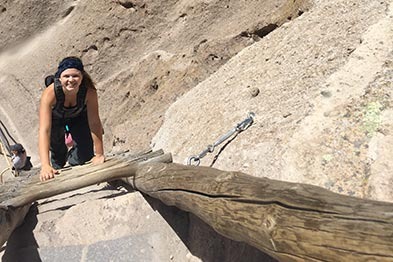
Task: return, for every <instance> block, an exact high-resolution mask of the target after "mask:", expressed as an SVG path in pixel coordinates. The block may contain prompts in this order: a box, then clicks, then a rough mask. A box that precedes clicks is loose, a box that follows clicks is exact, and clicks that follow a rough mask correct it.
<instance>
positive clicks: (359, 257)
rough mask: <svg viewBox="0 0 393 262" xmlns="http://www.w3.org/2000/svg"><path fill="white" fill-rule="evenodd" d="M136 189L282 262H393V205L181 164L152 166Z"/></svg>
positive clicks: (142, 171)
mask: <svg viewBox="0 0 393 262" xmlns="http://www.w3.org/2000/svg"><path fill="white" fill-rule="evenodd" d="M131 182H132V183H131ZM130 184H132V185H133V186H134V187H135V188H136V189H138V190H140V191H142V192H144V193H146V194H148V195H150V196H152V197H154V198H157V199H160V200H161V201H163V202H164V203H166V204H167V205H174V206H177V207H179V208H181V209H183V210H185V211H188V212H191V213H193V214H195V215H197V216H198V217H200V218H201V219H202V220H203V221H205V222H206V223H207V224H209V225H210V226H211V227H213V228H214V229H215V230H216V231H217V232H219V233H220V234H222V235H224V236H226V237H228V238H230V239H233V240H237V241H243V242H246V243H248V244H250V245H252V246H255V247H257V248H258V249H260V250H261V251H263V252H265V253H267V254H269V255H271V256H272V257H275V258H277V259H278V260H280V261H393V204H392V203H387V202H378V201H371V200H364V199H360V198H355V197H350V196H345V195H340V194H336V193H333V192H330V191H328V190H325V189H323V188H320V187H316V186H312V185H305V184H296V183H288V182H283V181H276V180H270V179H267V178H257V177H253V176H249V175H246V174H243V173H240V172H225V171H220V170H217V169H213V168H208V167H192V166H183V165H178V164H162V163H151V164H146V165H144V166H143V167H141V168H139V169H138V170H137V172H136V175H135V177H134V178H133V181H130Z"/></svg>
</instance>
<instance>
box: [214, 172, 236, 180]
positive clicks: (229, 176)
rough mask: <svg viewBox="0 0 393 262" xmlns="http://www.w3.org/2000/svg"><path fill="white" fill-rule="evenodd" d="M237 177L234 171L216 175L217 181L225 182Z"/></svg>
mask: <svg viewBox="0 0 393 262" xmlns="http://www.w3.org/2000/svg"><path fill="white" fill-rule="evenodd" d="M234 177H235V174H234V173H232V172H229V173H222V174H220V175H218V176H217V177H216V179H215V180H216V182H225V181H229V180H231V179H233V178H234Z"/></svg>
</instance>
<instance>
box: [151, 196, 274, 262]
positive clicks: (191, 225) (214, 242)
mask: <svg viewBox="0 0 393 262" xmlns="http://www.w3.org/2000/svg"><path fill="white" fill-rule="evenodd" d="M144 197H145V199H146V200H147V202H148V203H149V204H150V206H151V207H152V208H153V209H154V210H156V211H158V212H159V213H160V214H161V216H162V217H163V218H164V219H165V220H166V222H167V223H168V224H169V225H170V226H171V227H172V229H173V230H174V231H175V232H176V234H177V235H178V236H179V238H180V239H181V240H182V241H183V243H184V244H185V245H186V246H187V248H188V249H189V251H190V252H191V254H192V255H193V256H196V257H198V258H199V259H201V260H202V261H204V262H215V261H217V262H218V261H219V262H235V261H236V262H237V261H247V262H276V260H275V259H273V258H271V257H270V256H269V255H267V254H265V253H263V252H261V251H260V250H259V249H257V248H255V247H252V246H250V245H248V244H246V243H244V242H238V241H234V240H231V239H229V238H226V237H224V236H222V235H220V234H218V233H217V232H216V231H215V230H214V229H213V228H212V227H211V226H209V225H208V224H206V223H205V222H203V221H202V220H201V219H199V218H198V217H197V216H195V215H193V214H191V213H188V212H185V211H182V210H180V209H178V208H176V207H170V206H167V205H165V204H163V203H162V202H161V201H160V200H157V199H154V198H151V197H149V196H147V195H144Z"/></svg>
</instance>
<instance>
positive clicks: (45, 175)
mask: <svg viewBox="0 0 393 262" xmlns="http://www.w3.org/2000/svg"><path fill="white" fill-rule="evenodd" d="M58 173H59V171H57V170H56V169H54V168H53V167H51V166H50V165H44V166H42V167H41V172H40V180H41V181H45V180H48V179H52V178H54V177H55V174H58Z"/></svg>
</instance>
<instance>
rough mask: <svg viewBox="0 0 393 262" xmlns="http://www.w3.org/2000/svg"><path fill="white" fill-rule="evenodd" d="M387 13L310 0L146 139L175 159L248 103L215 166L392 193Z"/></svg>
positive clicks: (382, 195)
mask: <svg viewBox="0 0 393 262" xmlns="http://www.w3.org/2000/svg"><path fill="white" fill-rule="evenodd" d="M392 14H393V13H392V6H391V5H390V4H389V3H387V2H378V3H376V2H373V3H371V2H366V1H360V2H359V1H345V2H342V1H337V2H336V1H333V2H332V1H330V2H325V3H322V2H321V3H315V5H314V7H313V8H311V10H310V11H309V12H306V13H305V14H303V15H302V16H301V17H299V18H298V19H296V20H295V21H292V22H288V23H285V24H283V25H282V26H281V27H280V28H278V29H276V30H275V31H274V32H272V33H271V34H269V35H268V36H266V37H265V38H263V39H262V40H261V41H259V42H258V43H255V44H253V45H252V46H250V47H248V48H246V49H244V50H242V51H241V52H240V53H239V54H238V55H237V56H236V57H234V58H232V59H231V60H230V61H228V62H227V63H226V64H225V65H224V66H223V67H221V68H220V69H219V70H218V71H217V72H216V73H214V74H213V75H212V76H210V77H209V78H208V79H207V80H205V81H204V82H202V83H201V84H199V85H198V86H196V87H195V88H194V89H192V90H190V91H189V92H188V93H187V94H186V95H184V96H183V97H182V98H181V99H179V100H178V101H176V102H175V103H174V104H173V105H172V106H171V107H170V108H169V110H168V111H167V112H166V115H165V121H164V124H163V126H162V127H161V129H160V130H159V132H158V133H157V135H156V136H155V138H154V140H153V145H154V147H155V148H164V149H165V150H166V151H169V152H172V153H173V154H174V155H175V161H177V162H184V160H185V159H186V158H187V157H188V156H190V155H193V154H196V153H199V152H201V150H203V149H205V148H206V146H207V145H208V143H213V142H214V141H216V139H217V138H218V137H219V136H220V135H222V134H224V133H225V132H226V131H227V130H229V129H230V128H232V127H233V125H234V124H236V123H237V122H239V121H240V120H242V119H243V118H244V117H245V116H246V115H247V113H248V112H251V111H252V112H255V113H256V119H255V123H254V125H253V126H252V127H251V128H249V129H248V130H247V131H245V132H243V133H241V134H239V136H238V137H236V139H234V140H233V141H231V142H230V144H228V145H227V146H226V147H225V150H223V151H222V152H220V154H219V156H218V158H217V160H216V161H215V164H214V166H215V167H217V168H219V169H225V170H241V171H243V172H245V173H249V174H253V175H255V176H265V177H269V178H274V179H279V180H287V181H293V182H302V183H310V184H315V185H318V186H322V187H326V188H328V189H330V190H332V191H335V192H339V193H343V194H348V195H355V196H360V197H367V198H374V199H379V200H388V201H392V200H393V198H392V197H393V195H392V191H391V187H390V186H389V184H390V182H388V181H391V179H392V177H391V175H388V173H389V172H388V170H389V167H390V165H391V164H389V163H390V162H391V161H390V159H391V157H392V155H391V153H389V152H393V151H391V150H390V149H391V143H390V139H391V138H390V132H391V127H390V126H391V119H390V117H389V115H390V114H389V112H390V110H391V101H392V100H391V94H392V93H391V92H392V91H391V90H392V81H391V78H392V69H393V68H392V55H393V48H392V46H391V45H390V44H389V43H391V42H392V40H393V39H392V37H393V27H392V25H393V23H392V22H393V20H392ZM256 89H258V90H259V94H257V95H256V93H255V90H256ZM215 153H218V151H216V152H215ZM213 156H214V154H211V155H208V156H206V157H205V158H204V159H203V161H202V164H203V165H209V164H210V163H212V158H213ZM390 173H391V172H390ZM382 177H383V178H382Z"/></svg>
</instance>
